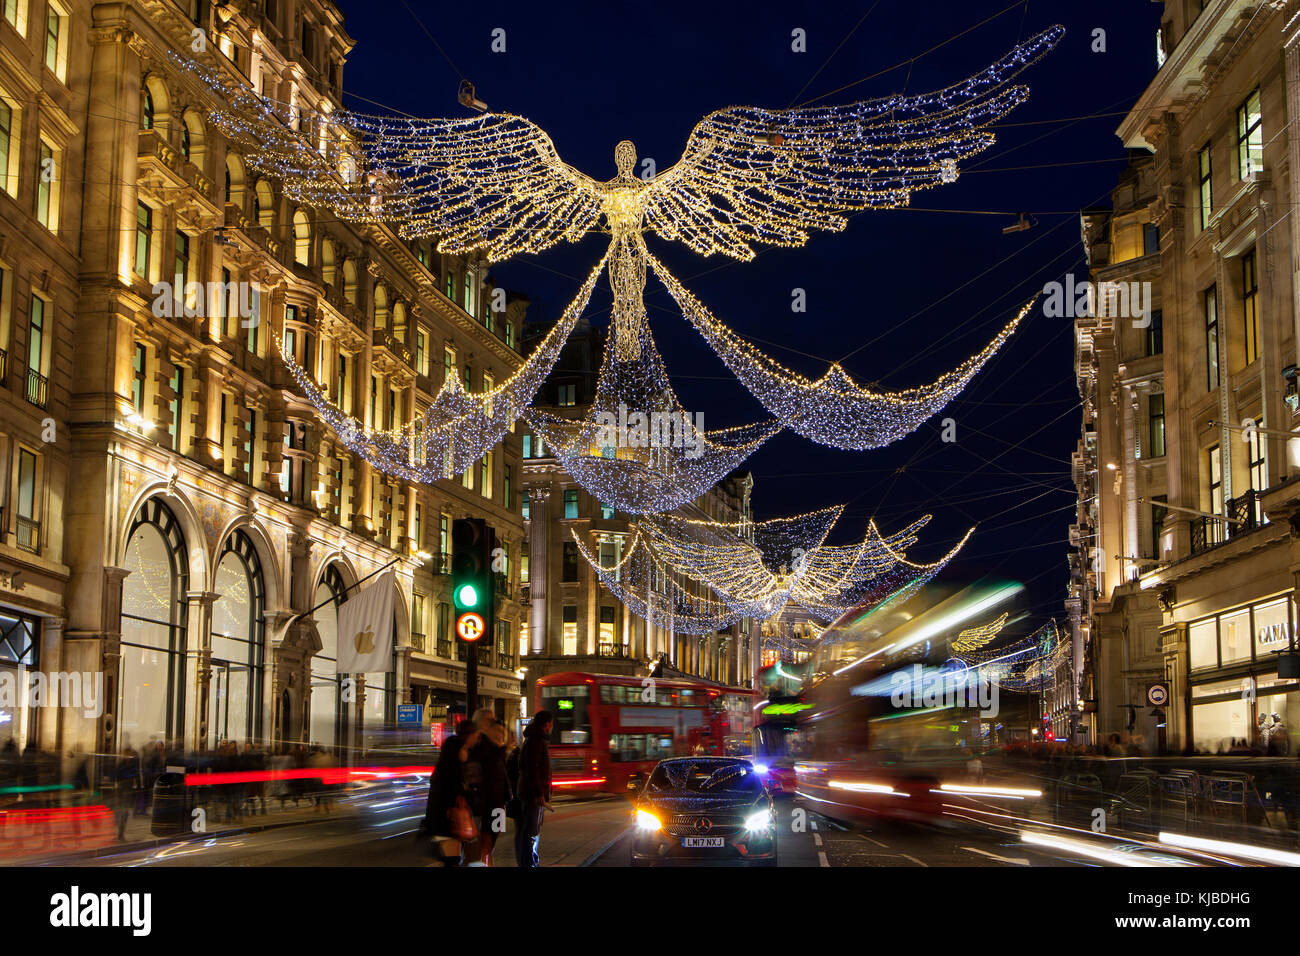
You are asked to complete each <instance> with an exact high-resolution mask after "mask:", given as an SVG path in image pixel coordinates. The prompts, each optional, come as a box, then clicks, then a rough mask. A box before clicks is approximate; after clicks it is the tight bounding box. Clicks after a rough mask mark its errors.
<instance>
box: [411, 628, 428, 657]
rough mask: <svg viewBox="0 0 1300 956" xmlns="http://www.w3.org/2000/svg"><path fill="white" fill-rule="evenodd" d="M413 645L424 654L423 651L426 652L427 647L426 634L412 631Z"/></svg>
mask: <svg viewBox="0 0 1300 956" xmlns="http://www.w3.org/2000/svg"><path fill="white" fill-rule="evenodd" d="M411 646H412V647H413V648H415V649H416V650H417V651H419V652H420V653H421V654H423V653H424V647H425V643H424V635H423V634H416V633H415V632H414V631H412V632H411Z"/></svg>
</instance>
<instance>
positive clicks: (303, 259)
mask: <svg viewBox="0 0 1300 956" xmlns="http://www.w3.org/2000/svg"><path fill="white" fill-rule="evenodd" d="M293 259H294V262H297V263H299V264H301V265H304V266H305V265H308V264H309V263H310V262H311V223H310V222H308V220H307V214H306V213H305V212H303V211H302V210H301V209H299V210H298V211H297V212H295V213H294V214H293Z"/></svg>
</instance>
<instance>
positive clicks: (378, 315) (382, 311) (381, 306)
mask: <svg viewBox="0 0 1300 956" xmlns="http://www.w3.org/2000/svg"><path fill="white" fill-rule="evenodd" d="M375 328H377V329H386V328H388V289H386V288H385V287H384V286H383V285H377V286H375Z"/></svg>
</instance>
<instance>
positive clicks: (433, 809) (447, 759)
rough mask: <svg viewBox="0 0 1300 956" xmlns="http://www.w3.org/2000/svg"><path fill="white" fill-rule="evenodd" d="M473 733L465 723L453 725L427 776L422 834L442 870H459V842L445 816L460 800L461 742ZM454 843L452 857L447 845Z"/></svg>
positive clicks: (471, 725) (461, 790) (468, 723)
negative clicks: (453, 868) (435, 762)
mask: <svg viewBox="0 0 1300 956" xmlns="http://www.w3.org/2000/svg"><path fill="white" fill-rule="evenodd" d="M473 730H474V725H473V724H472V723H470V722H469V721H468V720H462V721H461V722H460V723H458V724H457V725H456V732H455V733H454V734H452V735H451V736H450V737H448V738H447V739H446V740H445V741H443V744H442V751H441V752H440V753H439V755H438V763H437V766H435V767H434V768H433V773H432V774H430V775H429V800H428V802H427V804H426V805H425V811H424V833H425V836H427V837H428V838H429V839H430V840H432V841H433V847H434V852H435V853H436V854H437V855H438V857H439V858H440V859H441V860H442V862H443V864H444V865H446V866H460V851H459V841H458V840H456V839H454V837H453V836H452V827H451V821H450V820H449V819H448V817H447V813H448V811H449V810H451V808H452V806H454V805H455V803H456V798H457V797H459V796H461V794H462V792H463V787H462V784H461V759H460V753H461V750H462V749H463V748H464V746H465V741H466V740H467V739H468V738H469V736H470V734H471V733H472V732H473ZM452 843H455V844H456V845H457V846H456V855H455V856H453V855H452V853H451V851H452V847H451V844H452Z"/></svg>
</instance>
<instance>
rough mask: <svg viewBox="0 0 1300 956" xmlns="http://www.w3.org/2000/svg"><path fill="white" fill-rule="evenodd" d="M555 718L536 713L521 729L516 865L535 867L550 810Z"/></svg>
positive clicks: (547, 713) (542, 711) (543, 711)
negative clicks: (551, 741) (547, 814)
mask: <svg viewBox="0 0 1300 956" xmlns="http://www.w3.org/2000/svg"><path fill="white" fill-rule="evenodd" d="M554 723H555V718H554V716H553V715H552V714H551V712H550V711H549V710H539V711H538V712H537V713H536V714H534V715H533V719H532V720H531V721H530V722H529V724H528V726H527V728H525V730H524V743H523V746H522V747H521V748H520V752H519V787H518V793H519V803H520V807H521V810H522V815H521V817H520V818H519V820H518V822H517V823H516V825H515V861H516V863H517V864H518V865H519V866H522V867H527V868H532V867H536V866H537V865H538V862H539V859H538V843H539V842H540V840H541V831H542V814H544V813H545V812H546V811H547V810H549V809H550V808H551V748H550V736H551V727H552V726H553V725H554Z"/></svg>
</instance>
